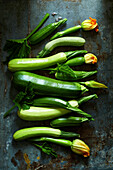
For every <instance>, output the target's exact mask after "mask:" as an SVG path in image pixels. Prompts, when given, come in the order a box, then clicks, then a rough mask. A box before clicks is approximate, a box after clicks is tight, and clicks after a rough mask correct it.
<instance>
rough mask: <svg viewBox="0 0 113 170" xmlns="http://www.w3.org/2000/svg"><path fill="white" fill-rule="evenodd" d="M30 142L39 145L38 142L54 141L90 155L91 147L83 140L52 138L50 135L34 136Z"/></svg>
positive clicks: (86, 155) (81, 153)
mask: <svg viewBox="0 0 113 170" xmlns="http://www.w3.org/2000/svg"><path fill="white" fill-rule="evenodd" d="M29 141H30V142H33V144H34V145H35V146H37V142H43V141H46V142H52V143H55V144H58V145H62V146H67V147H71V150H72V151H73V152H74V153H77V154H79V155H83V156H84V157H88V156H90V149H89V147H88V145H86V144H85V143H84V142H83V141H82V140H80V139H75V140H73V141H72V142H71V141H70V140H66V139H56V138H50V137H41V138H34V139H29Z"/></svg>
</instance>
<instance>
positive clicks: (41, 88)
mask: <svg viewBox="0 0 113 170" xmlns="http://www.w3.org/2000/svg"><path fill="white" fill-rule="evenodd" d="M13 82H14V84H15V86H17V87H21V88H25V87H26V86H27V85H28V83H29V82H30V83H31V85H32V87H33V88H34V90H35V91H37V92H38V93H41V94H44V95H49V96H60V97H67V98H77V97H78V96H80V95H81V94H83V93H84V92H85V91H88V89H87V88H86V87H84V86H83V85H80V84H79V83H77V82H64V81H60V80H55V79H52V78H49V77H44V76H40V75H37V74H34V73H29V72H25V71H19V72H15V73H14V75H13Z"/></svg>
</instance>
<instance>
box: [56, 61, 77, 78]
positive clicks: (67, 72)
mask: <svg viewBox="0 0 113 170" xmlns="http://www.w3.org/2000/svg"><path fill="white" fill-rule="evenodd" d="M60 73H62V75H63V77H72V78H75V77H76V75H75V73H74V71H73V70H72V69H71V68H70V67H69V66H68V65H66V64H63V65H61V64H58V67H57V75H58V74H60Z"/></svg>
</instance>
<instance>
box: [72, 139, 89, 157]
mask: <svg viewBox="0 0 113 170" xmlns="http://www.w3.org/2000/svg"><path fill="white" fill-rule="evenodd" d="M71 150H72V151H73V152H75V153H77V154H79V155H83V156H84V157H88V156H89V155H90V149H89V147H88V146H87V145H86V144H85V143H84V142H83V141H82V140H80V139H75V140H73V142H72V146H71Z"/></svg>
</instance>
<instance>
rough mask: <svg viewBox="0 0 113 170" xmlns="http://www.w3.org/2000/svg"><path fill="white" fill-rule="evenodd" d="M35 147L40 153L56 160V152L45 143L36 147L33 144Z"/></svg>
mask: <svg viewBox="0 0 113 170" xmlns="http://www.w3.org/2000/svg"><path fill="white" fill-rule="evenodd" d="M33 144H34V145H35V146H37V147H39V148H40V149H42V151H43V152H44V153H46V154H48V155H53V156H54V157H56V158H57V154H56V152H55V151H54V150H53V149H52V148H51V147H50V146H49V145H48V144H47V143H46V142H45V143H43V145H42V146H41V145H38V144H36V143H33Z"/></svg>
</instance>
